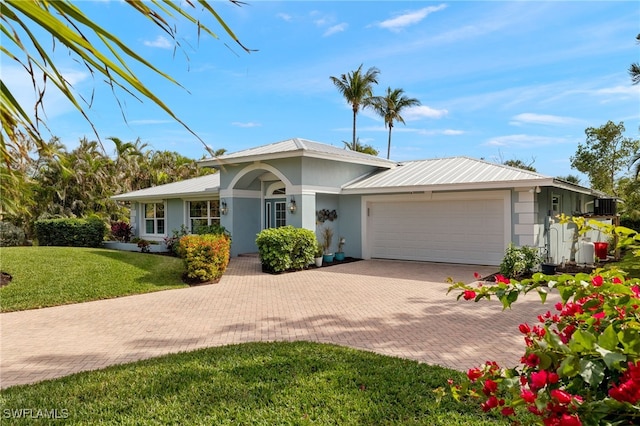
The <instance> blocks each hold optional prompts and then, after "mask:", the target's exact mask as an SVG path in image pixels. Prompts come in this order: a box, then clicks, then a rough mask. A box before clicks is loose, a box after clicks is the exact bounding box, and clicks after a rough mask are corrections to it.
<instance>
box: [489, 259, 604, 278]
mask: <svg viewBox="0 0 640 426" xmlns="http://www.w3.org/2000/svg"><path fill="white" fill-rule="evenodd" d="M595 269H596V266H588V265H577V264H575V263H573V262H572V263H567V264H566V265H565V266H558V267H557V268H556V274H570V275H575V274H579V273H585V274H590V273H592V272H593V271H594V270H595ZM497 275H500V273H499V272H496V273H495V274H491V275H489V276H486V277H484V278H481V279H480V280H481V281H487V282H496V276H497ZM531 276H532V274H523V275H518V276H517V277H513V279H515V280H517V281H520V280H524V279H527V278H531Z"/></svg>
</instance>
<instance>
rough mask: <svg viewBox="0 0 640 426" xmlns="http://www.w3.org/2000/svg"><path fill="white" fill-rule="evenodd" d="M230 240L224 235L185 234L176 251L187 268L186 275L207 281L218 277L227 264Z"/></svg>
mask: <svg viewBox="0 0 640 426" xmlns="http://www.w3.org/2000/svg"><path fill="white" fill-rule="evenodd" d="M230 247H231V241H230V240H229V238H227V237H226V236H224V235H213V234H205V235H185V236H184V237H182V238H180V242H179V243H178V253H179V255H180V257H181V258H182V259H183V261H184V265H185V267H186V268H187V277H189V278H190V279H192V280H196V281H200V282H207V281H213V280H217V279H219V278H220V277H221V276H222V274H224V271H226V270H227V265H228V264H229V252H230Z"/></svg>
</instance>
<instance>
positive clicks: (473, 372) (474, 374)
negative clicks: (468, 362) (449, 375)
mask: <svg viewBox="0 0 640 426" xmlns="http://www.w3.org/2000/svg"><path fill="white" fill-rule="evenodd" d="M467 377H468V378H469V380H471V381H472V382H475V381H476V380H478V379H479V378H480V377H482V371H481V370H480V369H479V368H472V369H470V370H469V371H467Z"/></svg>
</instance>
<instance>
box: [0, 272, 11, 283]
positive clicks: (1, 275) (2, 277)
mask: <svg viewBox="0 0 640 426" xmlns="http://www.w3.org/2000/svg"><path fill="white" fill-rule="evenodd" d="M12 279H13V277H12V276H11V274H9V273H7V272H4V271H2V272H0V287H4V286H6V285H9V283H10V282H11V280H12Z"/></svg>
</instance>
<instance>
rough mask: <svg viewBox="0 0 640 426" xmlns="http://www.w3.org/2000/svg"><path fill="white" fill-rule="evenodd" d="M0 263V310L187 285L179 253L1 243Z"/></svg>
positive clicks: (89, 299) (98, 298) (9, 310)
mask: <svg viewBox="0 0 640 426" xmlns="http://www.w3.org/2000/svg"><path fill="white" fill-rule="evenodd" d="M0 269H2V271H4V272H7V273H9V274H11V275H12V277H13V280H12V281H11V283H10V284H9V285H7V286H5V287H3V288H1V289H0V312H12V311H21V310H26V309H37V308H45V307H50V306H58V305H66V304H70V303H81V302H88V301H92V300H100V299H110V298H114V297H120V296H129V295H132V294H142V293H149V292H153V291H160V290H167V289H172V288H184V287H187V285H186V284H185V283H183V282H182V278H181V277H182V273H183V270H184V268H183V265H182V261H181V260H180V259H177V258H174V257H170V256H160V255H154V254H148V253H137V252H126V251H117V250H107V249H101V248H78V247H3V248H2V249H0Z"/></svg>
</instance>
